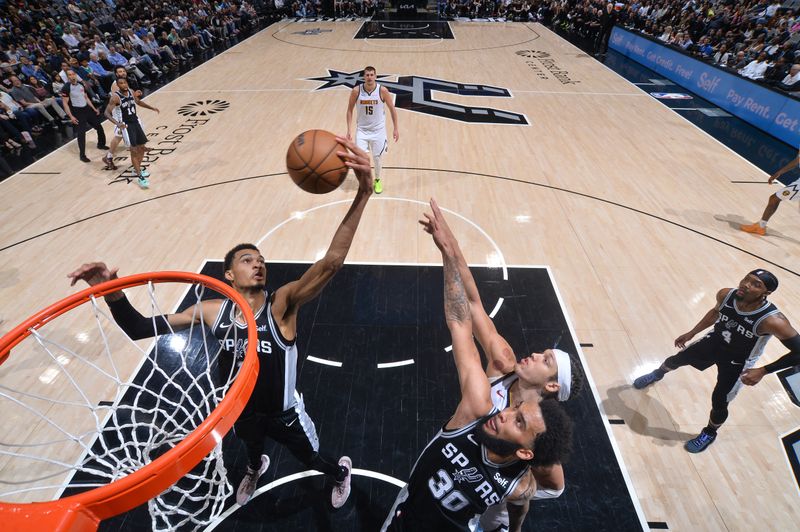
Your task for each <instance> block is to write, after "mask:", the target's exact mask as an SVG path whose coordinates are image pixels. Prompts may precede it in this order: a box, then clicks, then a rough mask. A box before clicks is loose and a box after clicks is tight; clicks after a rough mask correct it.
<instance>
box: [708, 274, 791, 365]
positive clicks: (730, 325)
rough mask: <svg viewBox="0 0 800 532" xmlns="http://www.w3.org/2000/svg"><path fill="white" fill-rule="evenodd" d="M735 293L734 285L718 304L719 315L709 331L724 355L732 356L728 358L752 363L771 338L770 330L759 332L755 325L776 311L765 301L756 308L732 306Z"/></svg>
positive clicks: (776, 311)
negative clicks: (744, 310)
mask: <svg viewBox="0 0 800 532" xmlns="http://www.w3.org/2000/svg"><path fill="white" fill-rule="evenodd" d="M735 293H736V289H735V288H733V289H731V291H730V292H728V295H727V296H725V299H724V300H723V301H722V304H721V305H720V306H719V318H718V319H717V323H715V324H714V331H713V332H712V333H711V334H712V335H713V336H715V337H716V339H717V341H718V342H719V344H720V345H721V347H722V348H723V349H724V350H725V352H726V355H728V356H731V357H733V358H732V360H735V361H737V362H751V363H754V362H755V361H756V360H758V357H760V356H761V354H762V353H763V352H764V346H765V345H767V342H768V341H769V339H770V338H772V335H771V334H764V335H759V334H758V332H757V331H758V326H759V325H760V324H761V322H762V321H764V320H765V319H766V318H767V317H769V316H772V315H773V314H777V313H778V309H777V307H775V305H773V304H772V303H770V302H769V301H764V304H763V305H761V307H759V308H757V309H756V310H754V311H752V312H742V311H740V310H739V309H738V308H737V307H736V298H735V297H734V294H735Z"/></svg>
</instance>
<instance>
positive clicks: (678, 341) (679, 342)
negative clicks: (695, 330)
mask: <svg viewBox="0 0 800 532" xmlns="http://www.w3.org/2000/svg"><path fill="white" fill-rule="evenodd" d="M693 336H694V335H693V334H691V333H686V334H682V335H680V336H678V337H677V338H675V347H677V348H678V349H683V348H684V347H686V342H688V341H689V340H691V339H692V337H693Z"/></svg>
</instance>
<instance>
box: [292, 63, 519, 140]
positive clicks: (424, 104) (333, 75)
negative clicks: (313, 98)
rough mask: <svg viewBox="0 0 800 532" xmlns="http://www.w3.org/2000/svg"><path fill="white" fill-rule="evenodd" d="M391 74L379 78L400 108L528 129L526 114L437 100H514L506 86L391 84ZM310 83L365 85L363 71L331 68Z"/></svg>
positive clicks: (412, 79) (417, 80)
mask: <svg viewBox="0 0 800 532" xmlns="http://www.w3.org/2000/svg"><path fill="white" fill-rule="evenodd" d="M389 77H390V76H389V75H379V76H378V81H379V82H380V84H381V85H383V86H384V87H386V88H387V89H388V90H389V92H391V93H392V94H394V95H395V96H396V98H395V102H394V105H395V107H397V108H399V109H405V110H406V111H412V112H414V113H422V114H426V115H431V116H436V117H439V118H447V119H450V120H457V121H459V122H466V123H468V124H499V125H511V126H527V125H528V124H529V122H528V118H527V117H526V116H525V115H524V114H520V113H514V112H511V111H504V110H501V109H495V108H492V107H476V106H470V105H462V104H457V103H452V102H450V101H448V102H443V101H439V100H437V99H435V98H434V97H433V93H434V92H446V93H449V94H455V95H458V96H470V97H475V96H484V97H491V98H511V97H513V95H512V94H511V91H509V90H508V89H505V88H503V87H495V86H492V85H480V84H473V83H462V82H459V81H448V80H444V79H436V78H427V77H422V76H397V81H391V80H388V79H386V78H389ZM392 77H393V76H392ZM305 79H306V80H307V81H319V82H322V85H321V86H319V87H317V88H316V89H315V90H316V91H321V90H327V89H333V88H336V87H345V88H348V89H352V88H353V87H356V86H358V85H361V84H362V83H364V76H363V72H362V71H361V70H357V71H355V72H341V71H339V70H332V69H330V68H329V69H328V75H327V76H322V77H316V78H305Z"/></svg>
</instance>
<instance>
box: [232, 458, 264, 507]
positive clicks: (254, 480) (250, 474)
mask: <svg viewBox="0 0 800 532" xmlns="http://www.w3.org/2000/svg"><path fill="white" fill-rule="evenodd" d="M268 468H269V456H267V455H266V454H262V455H261V467H259V468H258V471H253V470H252V469H250V466H247V473H245V475H244V478H243V479H242V481H241V482H240V483H239V489H237V490H236V504H238V505H239V506H244V505H245V504H247V501H249V500H250V497H252V496H253V493H255V491H256V484H258V479H259V478H260V477H261V475H263V474H264V472H265V471H266V470H267V469H268Z"/></svg>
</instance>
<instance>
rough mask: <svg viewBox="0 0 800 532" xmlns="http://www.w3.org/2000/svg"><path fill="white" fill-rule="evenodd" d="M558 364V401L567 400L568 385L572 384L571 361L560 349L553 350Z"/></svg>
mask: <svg viewBox="0 0 800 532" xmlns="http://www.w3.org/2000/svg"><path fill="white" fill-rule="evenodd" d="M553 353H554V354H555V355H556V364H558V400H559V401H566V400H567V399H569V392H570V389H569V387H570V384H572V361H571V360H570V358H569V355H568V354H567V353H565V352H564V351H562V350H561V349H553Z"/></svg>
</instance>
